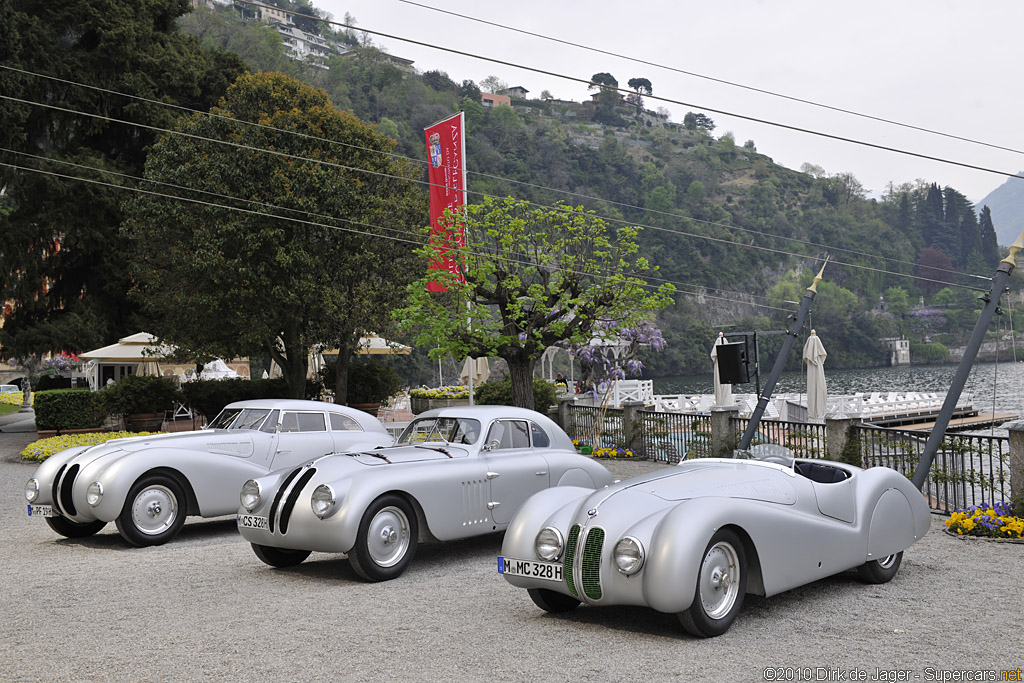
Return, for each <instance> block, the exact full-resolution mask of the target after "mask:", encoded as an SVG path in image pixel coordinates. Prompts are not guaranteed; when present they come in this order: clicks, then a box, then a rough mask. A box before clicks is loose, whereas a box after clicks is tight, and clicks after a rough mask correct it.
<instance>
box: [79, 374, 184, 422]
mask: <svg viewBox="0 0 1024 683" xmlns="http://www.w3.org/2000/svg"><path fill="white" fill-rule="evenodd" d="M98 394H99V399H100V401H102V405H103V408H104V410H106V411H107V413H108V414H110V415H134V414H137V413H157V414H162V413H163V412H164V411H167V410H171V409H173V408H174V404H175V402H179V401H181V394H180V393H179V392H178V387H177V386H176V385H175V384H174V380H172V379H170V378H169V377H149V376H142V375H129V376H127V377H125V378H124V379H122V380H121V381H119V382H115V383H114V384H111V385H110V386H108V387H106V388H104V389H103V390H102V391H100V392H98Z"/></svg>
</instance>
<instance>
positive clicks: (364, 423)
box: [224, 398, 387, 433]
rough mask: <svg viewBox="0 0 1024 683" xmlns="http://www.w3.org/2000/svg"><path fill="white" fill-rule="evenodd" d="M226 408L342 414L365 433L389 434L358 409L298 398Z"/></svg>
mask: <svg viewBox="0 0 1024 683" xmlns="http://www.w3.org/2000/svg"><path fill="white" fill-rule="evenodd" d="M224 407H225V408H267V409H270V410H274V409H278V410H315V411H317V412H327V413H340V414H342V415H345V416H347V417H350V418H352V419H353V420H355V421H356V422H358V423H359V426H361V427H362V428H363V430H365V431H374V432H385V433H387V429H386V428H385V427H384V424H383V423H382V422H381V421H380V420H378V419H377V418H376V417H374V416H373V415H370V414H369V413H367V412H364V411H362V410H358V409H356V408H350V407H349V406H342V405H338V404H337V403H324V402H323V401H303V400H301V399H297V398H262V399H261V398H257V399H250V400H247V401H235V402H234V403H229V404H227V405H226V406H224Z"/></svg>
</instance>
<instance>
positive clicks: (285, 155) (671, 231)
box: [0, 95, 982, 291]
mask: <svg viewBox="0 0 1024 683" xmlns="http://www.w3.org/2000/svg"><path fill="white" fill-rule="evenodd" d="M0 99H4V100H9V101H12V102H18V103H20V104H28V105H33V106H37V107H43V108H46V109H53V110H56V111H61V112H64V113H70V114H78V115H81V116H86V117H89V118H96V119H102V120H104V121H108V122H112V123H120V124H123V125H129V126H137V127H140V128H143V129H146V130H152V131H157V132H162V133H166V134H169V135H178V136H181V137H186V138H190V139H195V140H201V141H204V142H212V143H214V144H219V145H225V146H228V147H234V148H237V149H244V150H247V151H254V152H263V153H266V154H272V155H275V156H280V157H283V158H287V159H291V160H298V161H307V162H309V163H314V164H321V165H325V166H328V167H333V168H338V169H342V170H347V171H355V172H358V173H365V174H367V175H374V176H380V177H384V178H390V179H396V180H402V181H406V182H412V183H419V184H422V185H428V186H437V187H444V186H443V185H438V184H436V183H430V182H428V181H425V180H417V179H413V178H406V177H404V176H400V175H395V174H390V173H384V172H381V171H372V170H369V169H364V168H360V167H357V166H349V165H346V164H339V163H337V162H332V161H326V160H323V159H311V158H309V157H304V156H301V155H296V154H289V153H286V152H280V151H278V150H273V149H265V148H262V147H257V146H253V145H245V144H242V143H238V142H231V141H227V140H218V139H216V138H209V137H205V136H202V135H196V134H194V133H186V132H184V131H176V130H171V129H168V128H161V127H159V126H152V125H149V124H144V123H137V122H134V121H127V120H124V119H115V118H112V117H110V116H106V115H103V114H94V113H91V112H83V111H79V110H75V109H69V108H67V107H61V106H58V105H54V104H45V103H42V102H33V101H31V100H25V99H21V98H17V97H11V96H9V95H0ZM470 193H471V194H478V195H481V196H486V197H491V195H486V194H484V193H481V192H474V191H470ZM493 198H495V199H500V198H498V197H493ZM547 208H556V209H557V208H558V207H547ZM596 217H597V218H601V219H602V220H605V221H608V222H615V223H621V224H624V225H636V226H637V227H641V228H645V229H650V230H656V231H661V232H666V233H669V234H674V235H681V236H685V237H692V238H694V239H700V240H705V241H708V242H714V243H718V244H725V245H730V246H736V247H742V248H745V249H754V250H757V251H764V252H768V253H773V254H779V255H783V256H793V257H797V258H807V255H806V254H798V253H795V252H789V251H785V250H783V249H775V248H772V247H765V246H761V245H755V244H745V243H743V242H737V241H735V240H728V239H724V238H720V237H711V236H709V235H701V234H698V233H691V232H687V231H684V230H679V229H671V228H664V227H661V226H654V225H647V224H643V223H635V222H631V221H625V220H623V219H619V218H612V217H604V216H599V215H597V216H596ZM832 263H833V264H834V265H840V266H846V267H849V268H854V269H860V270H867V271H870V272H875V273H880V274H885V275H892V276H896V277H908V278H912V279H916V280H921V281H924V282H934V283H938V284H943V285H949V286H955V287H963V288H965V289H974V290H977V291H982V290H981V289H980V288H976V287H969V286H967V285H959V284H955V283H947V282H945V281H942V280H934V279H930V278H925V277H922V276H919V275H908V274H906V273H898V272H894V271H888V270H885V269H883V268H874V267H871V266H865V265H861V264H854V263H848V262H843V261H838V260H835V259H833V260H832ZM954 274H956V275H961V274H960V273H954ZM972 277H979V278H980V276H972Z"/></svg>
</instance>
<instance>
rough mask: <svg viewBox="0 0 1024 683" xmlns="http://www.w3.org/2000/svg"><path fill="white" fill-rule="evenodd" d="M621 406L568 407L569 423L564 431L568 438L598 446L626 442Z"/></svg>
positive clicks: (624, 443)
mask: <svg viewBox="0 0 1024 683" xmlns="http://www.w3.org/2000/svg"><path fill="white" fill-rule="evenodd" d="M622 412H623V411H622V409H621V408H603V407H601V406H579V405H573V406H570V407H569V424H567V425H566V426H565V433H566V434H568V435H569V438H571V439H574V440H576V441H581V442H583V443H585V444H587V445H593V446H600V445H606V444H613V443H614V444H616V445H621V446H625V445H626V444H627V439H626V434H625V433H624V431H623V425H622V422H623V421H622Z"/></svg>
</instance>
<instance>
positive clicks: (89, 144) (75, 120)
mask: <svg viewBox="0 0 1024 683" xmlns="http://www.w3.org/2000/svg"><path fill="white" fill-rule="evenodd" d="M188 5H189V3H188V2H187V1H186V0H138V1H137V2H124V1H123V0H64V1H62V2H30V1H28V0H0V63H2V64H3V65H5V66H9V67H15V68H19V69H24V70H26V71H31V72H38V73H42V74H47V75H52V76H56V77H60V78H65V79H69V80H71V81H75V82H81V83H87V84H89V85H92V86H96V87H98V88H107V89H110V90H114V91H118V92H125V93H127V94H129V95H136V96H139V97H143V98H148V99H153V100H157V101H160V102H165V103H167V104H178V105H184V106H187V107H193V108H203V109H205V108H208V107H209V106H210V105H211V104H213V103H214V102H215V101H216V98H218V97H219V96H220V95H221V94H223V92H224V90H225V88H227V86H228V84H229V83H230V82H231V81H232V80H234V78H235V77H236V76H237V75H238V74H240V73H241V72H242V71H243V69H244V65H243V64H242V62H241V61H239V60H238V58H237V57H235V56H233V55H228V54H226V53H224V52H222V51H214V50H204V49H202V48H201V47H200V45H199V42H198V41H197V40H196V39H195V38H192V37H190V36H186V35H182V34H178V33H175V31H174V20H175V18H176V17H178V16H180V15H182V14H184V13H185V12H187V11H188ZM0 92H2V93H5V94H8V95H16V96H17V97H19V98H23V99H25V100H28V101H31V102H40V103H53V104H59V105H60V106H61V107H65V108H67V109H69V110H75V111H83V112H89V113H99V114H103V115H105V116H108V117H110V119H124V120H129V121H137V122H140V123H145V124H147V125H152V126H159V127H169V126H170V125H172V123H173V121H174V118H175V116H176V112H175V111H174V110H173V109H171V108H168V107H164V106H160V105H157V104H150V103H148V102H144V101H141V100H132V99H129V98H127V97H122V96H119V95H113V94H109V93H103V92H100V91H99V90H93V89H88V88H83V87H79V86H74V85H70V84H68V83H66V82H59V81H56V80H50V79H47V78H43V77H39V76H34V75H31V74H27V73H19V72H16V71H10V70H2V71H0ZM0 121H2V122H3V125H0V146H3V147H6V148H9V149H14V150H17V151H19V152H24V153H27V154H34V155H41V156H45V157H47V158H48V159H53V160H59V161H68V162H75V163H79V164H83V165H87V166H91V167H95V168H100V169H103V170H108V171H115V172H119V173H125V174H128V175H139V174H141V172H142V166H143V162H144V159H145V153H146V149H147V148H148V147H149V145H151V144H152V143H153V140H154V138H155V133H153V132H151V131H149V130H144V129H140V128H137V127H134V126H129V125H124V124H121V123H115V122H113V121H111V120H108V119H97V118H89V117H86V116H82V115H78V114H74V113H70V112H62V111H56V110H52V109H45V108H43V107H38V106H32V105H28V104H20V103H13V102H9V101H3V102H0ZM5 160H7V161H9V162H11V163H15V164H18V165H22V166H29V167H37V168H39V169H42V170H45V171H51V172H53V171H56V172H61V173H72V174H76V173H77V174H80V175H81V176H83V177H86V178H88V179H91V180H102V181H106V182H115V183H116V182H118V181H116V180H114V179H113V178H112V177H111V176H110V175H107V174H104V173H102V172H99V171H69V170H68V168H69V167H67V166H58V165H57V164H55V163H52V162H42V161H36V160H33V159H31V158H28V157H25V156H13V155H8V156H6V157H5ZM0 187H2V188H4V189H3V193H4V194H5V202H6V206H7V208H8V209H9V211H6V212H2V213H0V234H2V235H3V243H2V244H0V299H3V300H5V301H9V302H13V305H12V307H11V309H9V310H8V311H6V320H5V322H4V325H3V328H2V330H0V345H2V347H3V348H2V352H0V353H2V354H3V355H4V356H5V357H7V356H11V355H15V356H20V355H25V354H28V353H36V352H42V351H47V350H52V351H57V350H61V349H67V350H71V351H81V350H84V349H89V348H95V347H96V346H99V345H101V344H103V343H106V342H110V341H113V340H114V339H117V338H118V337H120V336H124V335H126V334H128V333H131V332H137V331H138V328H137V327H136V325H137V321H136V319H135V314H136V310H137V309H136V306H134V305H133V304H132V303H131V302H129V301H128V299H127V297H126V292H127V291H128V289H129V285H130V282H129V279H128V277H127V273H126V268H125V264H126V263H127V262H128V261H130V259H131V249H130V246H129V245H128V243H127V242H126V241H125V240H124V238H123V237H122V236H121V235H120V234H119V232H118V225H119V224H120V222H121V209H120V202H121V200H122V199H123V198H124V194H123V192H121V191H119V190H117V189H115V188H112V187H102V186H99V185H95V184H88V183H83V182H78V181H73V180H68V179H63V178H57V177H52V176H44V175H39V174H36V173H32V172H28V171H19V170H13V169H10V168H8V167H0ZM133 328H134V329H133Z"/></svg>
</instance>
